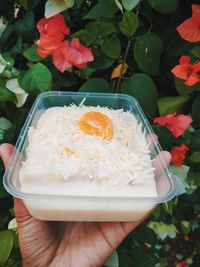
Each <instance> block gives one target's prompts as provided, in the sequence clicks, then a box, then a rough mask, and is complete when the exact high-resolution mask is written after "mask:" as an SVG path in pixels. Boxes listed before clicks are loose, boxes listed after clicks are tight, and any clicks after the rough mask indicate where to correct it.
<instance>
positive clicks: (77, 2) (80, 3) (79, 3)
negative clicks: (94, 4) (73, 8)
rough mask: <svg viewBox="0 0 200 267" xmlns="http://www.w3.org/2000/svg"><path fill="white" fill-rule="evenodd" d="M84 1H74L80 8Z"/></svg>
mask: <svg viewBox="0 0 200 267" xmlns="http://www.w3.org/2000/svg"><path fill="white" fill-rule="evenodd" d="M84 2H85V0H76V4H77V7H78V8H79V7H81V6H82V4H83V3H84Z"/></svg>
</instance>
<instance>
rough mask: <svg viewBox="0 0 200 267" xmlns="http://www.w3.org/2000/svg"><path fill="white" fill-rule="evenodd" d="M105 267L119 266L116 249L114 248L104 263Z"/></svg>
mask: <svg viewBox="0 0 200 267" xmlns="http://www.w3.org/2000/svg"><path fill="white" fill-rule="evenodd" d="M104 266H105V267H118V266H119V257H118V254H117V251H116V250H115V251H114V252H113V253H112V255H111V256H110V257H109V258H108V260H107V261H106V262H105V263H104Z"/></svg>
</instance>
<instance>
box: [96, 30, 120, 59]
mask: <svg viewBox="0 0 200 267" xmlns="http://www.w3.org/2000/svg"><path fill="white" fill-rule="evenodd" d="M101 50H102V52H103V53H104V54H105V55H106V56H108V57H111V58H118V57H119V55H120V51H121V44H120V41H119V39H118V37H117V36H116V35H113V36H110V37H109V38H107V39H106V40H105V41H104V42H103V44H102V46H101Z"/></svg>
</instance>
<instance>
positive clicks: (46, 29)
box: [37, 14, 70, 41]
mask: <svg viewBox="0 0 200 267" xmlns="http://www.w3.org/2000/svg"><path fill="white" fill-rule="evenodd" d="M37 29H38V31H39V33H40V34H44V35H48V36H49V37H52V38H53V39H55V40H56V41H62V40H63V39H64V36H65V35H67V34H69V33H70V29H69V27H67V25H66V24H65V20H64V17H63V16H62V15H61V14H57V15H55V16H53V17H51V18H49V19H47V18H42V19H41V20H40V21H39V22H38V23H37Z"/></svg>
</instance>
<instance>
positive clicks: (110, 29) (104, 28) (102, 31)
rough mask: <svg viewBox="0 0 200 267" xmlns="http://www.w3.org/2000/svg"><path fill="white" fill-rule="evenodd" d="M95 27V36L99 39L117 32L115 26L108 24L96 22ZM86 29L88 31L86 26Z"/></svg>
mask: <svg viewBox="0 0 200 267" xmlns="http://www.w3.org/2000/svg"><path fill="white" fill-rule="evenodd" d="M96 25H97V27H98V28H97V35H98V36H99V37H103V38H104V37H106V36H108V35H110V34H112V33H115V32H117V30H116V28H115V26H114V25H113V24H112V23H110V22H104V21H97V22H96ZM86 28H87V29H88V30H90V29H89V28H88V26H86Z"/></svg>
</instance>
